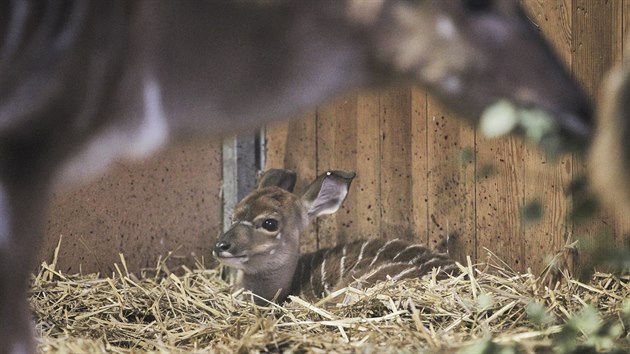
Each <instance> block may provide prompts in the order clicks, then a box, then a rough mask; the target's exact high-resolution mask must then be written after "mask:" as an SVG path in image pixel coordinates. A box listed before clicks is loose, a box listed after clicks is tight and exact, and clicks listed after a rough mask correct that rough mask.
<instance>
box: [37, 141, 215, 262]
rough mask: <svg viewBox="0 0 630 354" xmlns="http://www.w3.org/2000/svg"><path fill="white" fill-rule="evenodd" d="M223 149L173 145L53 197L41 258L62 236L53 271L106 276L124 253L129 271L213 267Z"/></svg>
mask: <svg viewBox="0 0 630 354" xmlns="http://www.w3.org/2000/svg"><path fill="white" fill-rule="evenodd" d="M220 192H221V142H220V141H213V142H200V141H197V142H192V143H186V144H177V145H175V146H172V147H170V148H168V149H166V150H165V151H163V152H161V153H159V154H157V155H155V156H153V157H151V158H149V159H148V160H146V161H143V162H139V163H134V164H127V163H124V164H123V163H117V164H116V165H114V166H113V168H111V169H110V170H109V171H108V172H107V173H106V174H104V175H102V176H101V177H100V178H98V179H96V180H94V181H91V182H90V183H88V184H83V185H81V186H79V187H74V188H73V189H72V190H67V191H64V192H60V193H58V194H56V195H55V196H54V198H53V200H52V203H51V209H50V217H49V221H48V225H47V229H46V237H45V240H44V242H43V245H42V248H41V250H40V259H42V260H47V261H48V262H50V260H51V259H52V255H53V251H54V249H55V247H56V245H57V242H58V241H59V237H60V235H63V241H62V245H61V248H60V253H59V261H58V265H57V267H58V269H60V270H61V271H63V272H65V273H76V272H78V271H79V270H81V271H82V272H83V273H88V272H95V271H99V272H101V273H105V274H109V273H110V272H112V270H113V269H114V268H113V264H114V263H120V259H119V253H123V254H124V256H125V259H126V263H127V266H128V268H129V270H130V271H132V272H137V271H139V270H140V269H141V268H144V267H150V268H152V267H155V265H156V263H157V260H158V257H159V256H160V255H161V256H166V255H167V254H168V252H169V251H174V253H173V255H172V256H171V259H170V260H169V262H167V265H169V267H172V268H176V267H178V266H180V265H182V264H185V265H187V266H192V265H193V259H194V257H197V258H200V257H202V256H203V257H204V258H205V261H206V262H205V263H206V265H208V266H210V265H211V263H212V262H213V260H212V257H211V254H210V253H211V251H212V248H211V246H212V244H213V243H214V240H215V239H216V236H217V235H218V233H219V232H220V229H221V220H222V215H221V209H222V208H221V195H220Z"/></svg>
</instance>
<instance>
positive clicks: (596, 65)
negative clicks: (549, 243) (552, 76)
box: [572, 0, 616, 272]
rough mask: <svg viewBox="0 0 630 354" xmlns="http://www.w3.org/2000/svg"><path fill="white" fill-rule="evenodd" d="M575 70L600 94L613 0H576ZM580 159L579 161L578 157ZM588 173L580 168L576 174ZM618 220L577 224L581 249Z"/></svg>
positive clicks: (584, 266) (582, 267)
mask: <svg viewBox="0 0 630 354" xmlns="http://www.w3.org/2000/svg"><path fill="white" fill-rule="evenodd" d="M573 1H574V2H573V6H574V11H573V32H574V35H573V42H572V47H573V52H572V53H573V59H572V62H573V67H572V69H573V72H574V74H575V76H576V78H577V79H578V80H579V81H580V82H582V83H583V85H584V87H585V89H586V90H587V92H588V93H589V94H590V96H591V97H592V98H593V99H595V98H596V97H597V96H598V94H599V87H600V85H601V81H602V79H603V77H604V75H605V73H606V71H607V70H608V69H609V68H610V66H611V65H612V63H613V61H614V50H613V46H614V37H615V36H614V34H613V33H614V32H615V31H614V26H615V25H616V24H615V22H616V21H614V20H613V18H614V14H613V1H590V0H573ZM577 163H579V161H577ZM581 173H584V171H583V169H577V170H576V171H574V174H575V175H577V174H581ZM613 224H614V221H613V220H612V219H611V218H610V217H609V216H608V215H606V214H605V213H603V212H599V213H597V215H596V217H595V218H591V219H589V220H588V221H582V222H580V223H576V224H574V233H575V234H576V235H577V236H578V237H579V238H581V240H582V243H581V247H580V248H581V249H582V250H587V251H588V250H589V249H592V248H593V247H594V246H596V245H597V244H599V243H601V242H602V237H603V236H604V235H605V234H607V233H609V232H610V231H612V229H611V227H609V226H608V225H613ZM590 266H591V260H590V257H589V255H588V252H582V253H581V254H580V259H579V261H578V264H577V268H578V269H576V271H578V272H582V271H588V270H589V268H590Z"/></svg>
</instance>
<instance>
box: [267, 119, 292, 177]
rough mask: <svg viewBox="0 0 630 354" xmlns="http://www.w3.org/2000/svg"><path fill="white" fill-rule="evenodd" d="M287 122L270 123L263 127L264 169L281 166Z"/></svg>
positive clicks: (287, 130) (287, 128)
mask: <svg viewBox="0 0 630 354" xmlns="http://www.w3.org/2000/svg"><path fill="white" fill-rule="evenodd" d="M288 134H289V122H276V123H271V124H269V125H267V126H266V128H265V148H266V151H265V166H264V168H265V169H268V168H283V167H284V157H285V156H286V149H287V136H288Z"/></svg>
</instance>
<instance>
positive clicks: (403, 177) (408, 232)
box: [379, 86, 416, 240]
mask: <svg viewBox="0 0 630 354" xmlns="http://www.w3.org/2000/svg"><path fill="white" fill-rule="evenodd" d="M379 102H380V121H381V154H380V158H381V205H380V208H381V236H382V237H384V238H386V239H393V238H401V239H406V240H413V239H414V238H415V237H416V236H415V235H414V234H415V232H414V229H413V222H412V219H413V213H412V206H413V203H412V198H413V197H412V195H411V191H412V188H411V187H412V183H411V164H410V161H411V156H412V151H411V149H412V144H411V129H410V128H411V90H410V88H409V87H406V86H401V87H395V88H391V89H389V90H387V91H384V92H382V93H381V94H380V97H379Z"/></svg>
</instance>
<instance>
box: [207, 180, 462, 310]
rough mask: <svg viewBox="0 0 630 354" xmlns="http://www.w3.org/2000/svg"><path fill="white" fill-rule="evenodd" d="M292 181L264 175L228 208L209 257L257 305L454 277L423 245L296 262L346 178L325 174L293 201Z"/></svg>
mask: <svg viewBox="0 0 630 354" xmlns="http://www.w3.org/2000/svg"><path fill="white" fill-rule="evenodd" d="M295 178H296V176H295V173H294V172H293V171H290V170H281V169H272V170H269V171H267V172H265V174H263V175H262V176H261V179H260V181H259V183H258V187H257V188H256V190H254V191H253V192H252V193H250V194H249V195H247V196H246V197H245V198H243V200H242V201H240V202H239V203H238V205H236V207H235V208H234V215H233V217H232V222H233V223H232V227H231V228H230V229H229V230H228V231H226V232H225V233H224V234H223V235H221V236H220V237H219V239H218V241H217V243H216V244H215V246H214V251H213V254H214V256H215V257H216V258H217V259H218V260H219V261H220V262H221V263H223V264H225V265H228V266H231V267H234V268H236V269H238V270H239V273H240V274H239V276H238V277H237V278H238V282H237V284H235V288H236V289H239V288H243V289H245V290H250V291H251V292H252V293H254V294H256V295H257V296H258V297H257V298H255V300H256V301H257V302H258V303H265V301H272V300H276V301H278V302H283V301H284V300H285V299H286V298H287V296H289V295H301V296H303V297H305V298H307V299H310V300H313V299H318V298H321V297H324V296H327V295H330V294H331V293H333V292H335V291H336V290H339V289H342V288H345V287H347V286H349V285H351V286H354V287H362V286H367V285H372V284H374V283H376V282H377V281H383V280H386V279H388V278H391V279H394V280H399V279H409V278H421V277H423V276H427V275H431V273H432V270H433V269H437V270H438V272H439V273H438V275H439V276H440V277H443V276H445V275H446V274H447V273H454V272H457V271H458V269H459V268H458V267H457V266H456V264H455V262H454V261H452V260H451V259H449V258H448V256H447V255H446V254H443V253H438V252H434V251H431V250H429V249H428V248H426V247H425V246H423V245H419V244H409V243H407V242H404V241H401V240H398V239H395V240H390V241H387V240H383V239H368V240H360V241H354V242H351V243H347V244H339V245H337V246H335V247H332V248H325V249H320V250H318V251H315V252H313V253H308V254H304V255H300V238H301V236H302V233H303V232H304V230H305V229H306V227H307V226H308V225H309V224H310V223H311V222H312V221H313V220H315V218H317V217H318V216H320V215H328V214H333V213H335V212H337V210H339V208H340V207H341V204H342V203H343V201H344V200H345V199H346V196H347V195H348V189H349V188H350V183H351V182H352V179H353V178H354V173H352V172H344V171H329V172H326V173H324V174H322V175H321V176H319V177H318V178H317V179H315V181H313V183H311V184H310V185H309V186H308V187H306V189H305V190H304V192H303V193H302V194H301V195H297V194H294V193H293V187H294V185H295Z"/></svg>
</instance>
